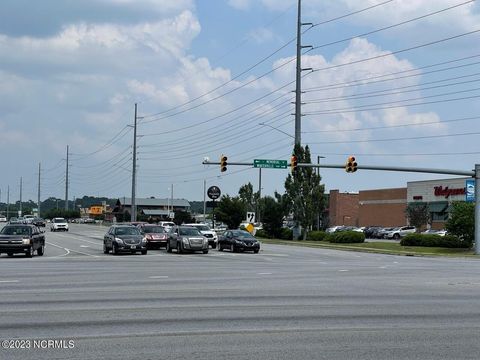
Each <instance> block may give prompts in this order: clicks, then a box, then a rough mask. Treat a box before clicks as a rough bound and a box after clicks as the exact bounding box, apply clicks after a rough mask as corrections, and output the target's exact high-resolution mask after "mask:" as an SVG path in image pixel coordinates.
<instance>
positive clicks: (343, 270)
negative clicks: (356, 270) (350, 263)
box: [338, 269, 349, 272]
mask: <svg viewBox="0 0 480 360" xmlns="http://www.w3.org/2000/svg"><path fill="white" fill-rule="evenodd" d="M338 271H340V272H346V271H349V270H345V269H342V270H338Z"/></svg>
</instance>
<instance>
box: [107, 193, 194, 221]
mask: <svg viewBox="0 0 480 360" xmlns="http://www.w3.org/2000/svg"><path fill="white" fill-rule="evenodd" d="M135 203H136V207H137V214H141V215H145V216H146V217H148V218H150V219H152V220H154V221H158V220H169V219H170V218H169V212H178V211H185V212H190V203H189V202H188V200H186V199H173V204H172V199H170V198H165V199H156V198H136V199H135ZM172 205H173V206H172ZM127 212H128V213H129V214H131V213H132V199H131V198H127V197H123V198H119V199H118V200H117V202H116V204H115V208H114V209H113V214H114V215H115V216H116V217H117V218H119V215H121V217H124V216H125V214H126V213H127Z"/></svg>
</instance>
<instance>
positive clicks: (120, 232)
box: [115, 227, 140, 235]
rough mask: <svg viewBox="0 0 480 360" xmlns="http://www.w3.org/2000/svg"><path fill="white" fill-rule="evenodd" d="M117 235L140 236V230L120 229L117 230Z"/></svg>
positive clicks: (133, 228)
mask: <svg viewBox="0 0 480 360" xmlns="http://www.w3.org/2000/svg"><path fill="white" fill-rule="evenodd" d="M115 235H140V230H138V229H137V228H135V227H120V228H117V229H116V230H115Z"/></svg>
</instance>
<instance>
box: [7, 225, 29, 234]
mask: <svg viewBox="0 0 480 360" xmlns="http://www.w3.org/2000/svg"><path fill="white" fill-rule="evenodd" d="M30 233H31V228H29V227H27V226H6V227H4V228H3V229H2V231H1V234H2V235H27V236H28V235H30Z"/></svg>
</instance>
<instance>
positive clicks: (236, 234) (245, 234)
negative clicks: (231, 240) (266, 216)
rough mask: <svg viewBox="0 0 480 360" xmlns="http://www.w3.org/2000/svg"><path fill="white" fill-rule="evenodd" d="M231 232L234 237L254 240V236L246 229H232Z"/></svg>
mask: <svg viewBox="0 0 480 360" xmlns="http://www.w3.org/2000/svg"><path fill="white" fill-rule="evenodd" d="M232 234H233V236H234V237H241V238H245V239H254V240H255V237H254V236H253V235H252V234H250V233H249V232H248V231H242V230H237V231H232Z"/></svg>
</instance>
